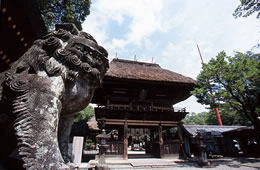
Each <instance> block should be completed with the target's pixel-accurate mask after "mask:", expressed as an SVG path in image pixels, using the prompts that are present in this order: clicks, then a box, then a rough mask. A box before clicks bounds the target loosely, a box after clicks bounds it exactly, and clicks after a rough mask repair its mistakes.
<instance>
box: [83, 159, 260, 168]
mask: <svg viewBox="0 0 260 170" xmlns="http://www.w3.org/2000/svg"><path fill="white" fill-rule="evenodd" d="M93 161H94V160H92V167H93V165H94V164H95V163H97V162H93ZM209 161H210V166H208V167H199V166H198V164H197V162H195V161H194V160H181V159H159V158H138V159H136V158H135V159H132V158H131V159H128V160H122V159H107V160H106V162H107V166H108V168H110V169H111V170H127V169H129V170H130V169H138V170H148V169H156V170H170V169H176V170H177V169H181V170H189V169H210V170H240V169H241V170H260V158H228V157H224V158H218V159H210V160H209ZM89 163H91V162H89ZM89 168H90V166H89ZM80 169H81V170H82V169H84V168H80ZM90 169H91V168H90Z"/></svg>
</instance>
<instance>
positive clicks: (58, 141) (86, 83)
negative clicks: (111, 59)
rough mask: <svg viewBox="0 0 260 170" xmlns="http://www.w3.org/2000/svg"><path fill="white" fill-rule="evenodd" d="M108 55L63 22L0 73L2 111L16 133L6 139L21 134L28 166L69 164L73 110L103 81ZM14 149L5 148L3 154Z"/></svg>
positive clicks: (20, 146)
mask: <svg viewBox="0 0 260 170" xmlns="http://www.w3.org/2000/svg"><path fill="white" fill-rule="evenodd" d="M107 55H108V54H107V51H106V50H105V49H104V48H103V47H101V46H99V45H98V44H97V42H96V41H95V40H94V38H93V37H92V36H91V35H89V34H87V33H85V32H80V31H78V30H77V28H76V27H75V26H74V25H73V24H60V25H56V31H52V32H50V33H49V34H48V35H46V36H45V37H44V38H43V39H40V40H36V41H35V42H34V44H33V45H32V47H31V48H30V49H29V50H28V51H27V52H26V53H25V54H24V55H23V56H22V57H21V58H20V59H19V60H18V61H16V62H15V63H14V64H13V65H12V67H11V69H10V70H7V71H5V72H3V73H1V74H0V84H1V86H0V94H1V95H0V97H1V100H0V107H1V113H0V115H1V117H4V116H3V115H6V116H7V117H8V119H6V120H8V123H7V124H8V128H10V127H12V126H11V125H10V124H12V125H13V127H14V133H15V136H14V135H13V136H12V135H9V134H10V133H12V132H13V131H12V130H10V133H8V135H7V137H6V140H10V145H11V143H12V142H11V140H13V139H14V140H15V138H16V140H17V142H16V144H17V146H18V153H19V156H20V158H21V159H22V160H23V166H24V167H25V168H26V169H69V166H68V165H66V164H65V162H69V161H70V160H71V158H70V157H69V155H68V140H69V134H70V127H71V124H72V122H73V114H74V113H75V112H77V111H80V110H82V109H83V108H85V107H86V106H87V105H88V104H89V103H90V101H91V98H92V96H93V93H94V89H95V88H97V87H99V86H100V85H101V82H102V77H103V76H104V74H105V72H106V70H107V69H108V60H107ZM9 125H10V126H9ZM6 127H7V126H6ZM13 137H15V138H13ZM1 140H2V139H1ZM13 146H14V145H12V146H11V147H13ZM11 151H12V149H5V151H4V152H2V154H1V157H0V158H2V157H4V156H5V155H8V154H10V152H11Z"/></svg>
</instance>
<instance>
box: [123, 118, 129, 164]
mask: <svg viewBox="0 0 260 170" xmlns="http://www.w3.org/2000/svg"><path fill="white" fill-rule="evenodd" d="M127 130H128V125H127V121H125V123H124V152H123V153H124V154H123V158H124V159H126V160H127V159H128V153H127V150H128V139H127Z"/></svg>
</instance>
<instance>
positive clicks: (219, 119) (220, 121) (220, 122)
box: [197, 44, 223, 126]
mask: <svg viewBox="0 0 260 170" xmlns="http://www.w3.org/2000/svg"><path fill="white" fill-rule="evenodd" d="M197 48H198V51H199V55H200V60H201V64H202V65H203V64H204V62H203V58H202V55H201V52H200V48H199V45H198V44H197ZM208 83H209V85H210V82H209V81H208ZM209 90H210V94H211V95H213V92H212V88H211V86H210V89H209ZM212 102H213V104H214V105H216V101H215V98H214V97H213V98H212ZM215 112H216V116H217V120H218V124H219V126H223V124H222V120H221V117H220V114H219V111H218V108H217V107H215Z"/></svg>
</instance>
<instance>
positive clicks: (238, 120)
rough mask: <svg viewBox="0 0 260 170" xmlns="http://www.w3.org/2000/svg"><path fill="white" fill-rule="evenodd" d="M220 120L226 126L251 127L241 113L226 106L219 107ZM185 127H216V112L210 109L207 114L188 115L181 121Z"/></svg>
mask: <svg viewBox="0 0 260 170" xmlns="http://www.w3.org/2000/svg"><path fill="white" fill-rule="evenodd" d="M219 111H220V115H221V120H222V123H223V125H228V126H249V125H251V124H250V122H249V121H248V119H247V118H246V117H245V115H244V114H243V113H242V112H238V111H236V110H234V109H233V108H232V107H230V106H228V105H227V104H222V105H220V106H219ZM183 121H184V124H186V125H218V121H217V117H216V112H215V110H214V109H210V110H209V111H208V112H201V113H198V114H196V113H194V112H193V113H190V114H188V115H187V116H186V117H185V119H184V120H183Z"/></svg>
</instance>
